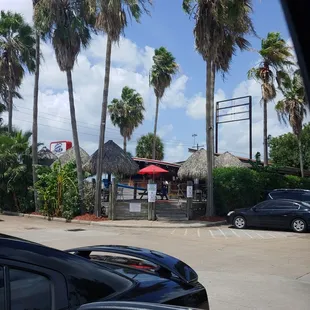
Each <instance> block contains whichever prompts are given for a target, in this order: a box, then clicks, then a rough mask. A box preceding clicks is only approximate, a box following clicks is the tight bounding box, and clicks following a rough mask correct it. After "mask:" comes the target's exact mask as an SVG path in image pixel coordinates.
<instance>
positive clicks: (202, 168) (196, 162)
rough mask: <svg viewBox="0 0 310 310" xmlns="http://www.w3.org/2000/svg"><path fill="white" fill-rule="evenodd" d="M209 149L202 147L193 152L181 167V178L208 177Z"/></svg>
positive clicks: (179, 175)
mask: <svg viewBox="0 0 310 310" xmlns="http://www.w3.org/2000/svg"><path fill="white" fill-rule="evenodd" d="M207 166H208V165H207V151H206V150H205V149H201V150H199V151H197V152H195V153H193V154H192V155H191V156H190V157H189V158H188V159H187V160H186V161H185V162H184V163H183V164H182V166H181V167H180V169H179V171H178V177H179V178H180V179H200V180H202V179H205V178H206V177H207V173H208V170H207Z"/></svg>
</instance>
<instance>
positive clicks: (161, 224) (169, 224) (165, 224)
mask: <svg viewBox="0 0 310 310" xmlns="http://www.w3.org/2000/svg"><path fill="white" fill-rule="evenodd" d="M2 214H3V215H9V216H21V217H30V218H36V219H42V220H48V218H47V217H46V216H42V215H35V214H24V213H16V212H9V211H3V212H2ZM51 220H52V221H56V222H70V223H75V224H83V225H94V226H104V227H123V228H199V227H212V226H221V225H225V224H226V221H219V222H207V221H145V220H126V221H120V220H117V221H109V220H107V221H98V222H93V221H83V220H71V221H67V220H66V219H64V218H57V217H54V218H52V219H51Z"/></svg>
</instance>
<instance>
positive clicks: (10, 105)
mask: <svg viewBox="0 0 310 310" xmlns="http://www.w3.org/2000/svg"><path fill="white" fill-rule="evenodd" d="M9 66H10V65H9ZM9 76H10V77H9V79H10V80H9V93H8V114H9V115H8V117H9V119H8V132H9V134H11V133H12V130H13V81H12V77H11V70H10V73H9Z"/></svg>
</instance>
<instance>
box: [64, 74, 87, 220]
mask: <svg viewBox="0 0 310 310" xmlns="http://www.w3.org/2000/svg"><path fill="white" fill-rule="evenodd" d="M66 73H67V83H68V92H69V105H70V116H71V126H72V136H73V143H74V152H75V158H76V170H77V178H78V187H79V199H80V201H79V202H80V206H81V213H82V214H83V213H85V212H84V211H85V210H84V205H83V202H84V188H83V179H84V178H83V169H82V160H81V153H80V144H79V137H78V130H77V124H76V116H75V107H74V98H73V85H72V74H71V70H67V71H66Z"/></svg>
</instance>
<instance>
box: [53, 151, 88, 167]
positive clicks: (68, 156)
mask: <svg viewBox="0 0 310 310" xmlns="http://www.w3.org/2000/svg"><path fill="white" fill-rule="evenodd" d="M80 154H81V160H82V165H83V164H85V163H86V162H87V161H88V160H89V155H88V153H87V152H86V151H84V150H83V149H82V148H81V147H80ZM58 161H60V163H61V165H65V164H67V163H69V162H71V161H75V151H74V147H72V148H71V149H69V150H67V151H66V152H65V153H63V154H62V155H60V156H59V158H58ZM53 164H54V163H53ZM53 164H52V165H53Z"/></svg>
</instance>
